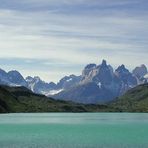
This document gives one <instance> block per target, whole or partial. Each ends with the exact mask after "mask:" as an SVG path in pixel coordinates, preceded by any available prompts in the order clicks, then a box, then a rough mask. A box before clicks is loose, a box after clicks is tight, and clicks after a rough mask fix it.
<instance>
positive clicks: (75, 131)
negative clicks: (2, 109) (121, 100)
mask: <svg viewBox="0 0 148 148" xmlns="http://www.w3.org/2000/svg"><path fill="white" fill-rule="evenodd" d="M0 148H148V114H146V113H145V114H140V113H138V114H137V113H134V114H130V113H42V114H1V115H0Z"/></svg>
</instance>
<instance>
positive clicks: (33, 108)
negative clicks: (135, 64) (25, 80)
mask: <svg viewBox="0 0 148 148" xmlns="http://www.w3.org/2000/svg"><path fill="white" fill-rule="evenodd" d="M10 112H11V113H20V112H148V84H144V85H140V86H137V87H135V88H133V89H131V90H129V91H128V92H127V93H126V94H124V95H123V96H121V97H119V98H117V99H116V100H114V102H111V103H110V104H108V105H93V104H87V105H86V104H78V103H73V102H68V101H60V100H54V99H52V98H48V97H46V96H43V95H38V94H34V93H33V92H31V91H30V90H28V89H27V88H25V87H9V86H0V113H10Z"/></svg>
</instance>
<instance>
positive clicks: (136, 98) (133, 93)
mask: <svg viewBox="0 0 148 148" xmlns="http://www.w3.org/2000/svg"><path fill="white" fill-rule="evenodd" d="M110 107H113V108H114V109H115V110H116V111H119V112H148V84H143V85H139V86H137V87H135V88H133V89H131V90H129V91H128V92H127V93H125V94H124V95H123V96H121V97H119V98H117V99H116V100H114V102H112V103H111V104H110Z"/></svg>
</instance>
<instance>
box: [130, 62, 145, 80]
mask: <svg viewBox="0 0 148 148" xmlns="http://www.w3.org/2000/svg"><path fill="white" fill-rule="evenodd" d="M132 73H133V74H134V75H135V76H136V77H138V78H142V77H144V76H145V75H146V74H147V73H148V70H147V68H146V66H145V65H144V64H142V65H141V66H139V67H136V68H135V69H134V70H133V72H132Z"/></svg>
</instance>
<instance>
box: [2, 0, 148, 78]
mask: <svg viewBox="0 0 148 148" xmlns="http://www.w3.org/2000/svg"><path fill="white" fill-rule="evenodd" d="M14 2H16V3H19V4H23V3H24V4H25V5H30V7H39V6H43V7H45V6H46V5H47V6H48V5H50V6H51V5H52V7H53V9H49V10H47V9H45V10H42V9H41V10H38V9H37V10H36V11H31V10H29V11H25V10H23V11H22V10H21V8H19V9H17V7H16V9H12V8H10V7H8V8H7V9H6V8H5V9H0V53H1V54H0V57H1V58H30V59H47V62H45V65H46V66H47V67H48V66H50V64H49V63H50V62H48V59H49V60H53V61H59V62H57V63H56V62H55V64H58V63H60V62H61V63H64V64H65V63H68V64H77V65H85V64H87V63H89V62H91V63H92V62H98V61H99V59H101V60H102V59H103V58H106V59H108V60H109V62H110V63H112V64H113V65H114V66H116V65H117V64H118V63H125V64H126V65H128V63H129V65H131V66H130V67H132V66H135V64H138V63H139V64H141V63H145V64H147V63H148V60H147V58H146V56H147V55H148V51H147V48H148V45H147V39H148V30H147V26H148V21H147V20H148V19H147V15H146V14H145V15H140V14H139V15H134V14H133V13H131V14H129V13H127V11H120V10H116V9H112V10H111V14H110V13H109V12H110V11H108V10H106V11H104V10H103V12H101V10H100V11H99V10H98V11H97V12H96V11H93V10H91V9H89V13H87V12H86V11H84V13H79V14H77V13H76V10H75V11H74V12H73V11H72V12H71V13H70V14H68V13H65V12H64V13H60V12H61V11H62V10H64V8H65V7H64V6H65V5H71V6H73V7H74V5H78V6H79V5H81V4H84V0H76V1H68V0H62V1H58V0H50V1H49V0H42V1H41V0H38V1H37V0H26V1H16V0H15V1H14ZM57 2H59V3H57ZM91 2H92V1H91ZM138 2H139V1H134V4H136V3H138ZM41 3H42V4H41ZM85 3H86V1H85ZM131 3H133V1H130V0H126V1H117V0H112V2H109V3H105V2H104V1H103V0H100V1H97V0H94V1H93V2H92V3H91V4H90V0H87V4H85V5H88V4H90V5H94V6H95V5H96V4H97V5H98V6H99V8H100V7H102V6H103V7H104V8H106V7H108V6H117V5H118V6H119V5H127V4H131ZM33 4H35V6H33ZM63 4H64V6H63ZM55 5H59V6H60V8H59V7H56V6H55ZM18 6H19V5H18ZM24 7H25V6H24ZM0 8H1V7H0ZM50 8H51V7H50ZM83 9H85V8H82V11H83ZM91 11H92V13H91ZM98 12H99V13H98ZM94 14H95V15H94ZM131 59H132V60H133V62H132V63H131V62H130V61H131ZM62 61H63V62H62ZM36 66H37V65H36ZM18 68H19V69H23V68H22V67H18ZM70 70H71V69H70ZM27 71H28V72H27ZM51 71H52V70H51ZM29 72H30V73H31V74H36V73H39V75H41V76H43V77H44V78H45V79H47V77H48V75H47V74H46V72H39V71H37V72H36V73H34V72H33V71H30V70H27V69H26V70H24V72H23V73H24V74H25V73H27V74H28V73H29ZM72 72H74V73H80V69H79V68H78V69H77V71H71V72H69V71H68V70H67V69H63V71H62V72H60V74H56V73H58V71H56V70H54V69H53V71H52V73H54V74H52V76H51V78H53V79H54V80H55V79H59V77H60V75H61V76H63V73H64V74H66V73H67V74H69V73H72ZM48 80H49V79H48Z"/></svg>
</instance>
